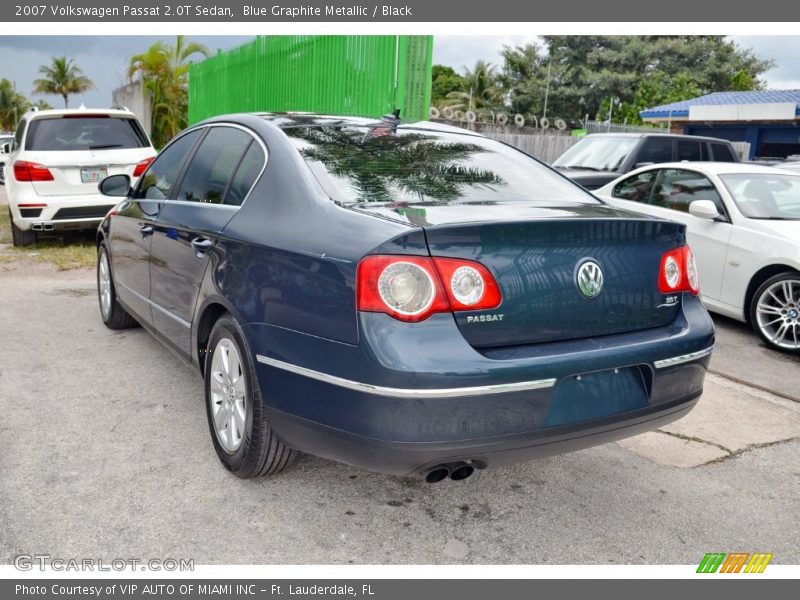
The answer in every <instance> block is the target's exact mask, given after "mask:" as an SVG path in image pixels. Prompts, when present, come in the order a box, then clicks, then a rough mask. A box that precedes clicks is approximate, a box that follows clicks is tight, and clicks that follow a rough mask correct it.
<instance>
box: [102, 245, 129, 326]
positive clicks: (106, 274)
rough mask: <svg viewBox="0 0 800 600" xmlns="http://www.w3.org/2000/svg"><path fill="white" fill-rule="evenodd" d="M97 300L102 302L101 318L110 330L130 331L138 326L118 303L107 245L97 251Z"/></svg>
mask: <svg viewBox="0 0 800 600" xmlns="http://www.w3.org/2000/svg"><path fill="white" fill-rule="evenodd" d="M97 299H98V300H99V301H100V316H101V317H103V323H105V326H106V327H108V328H109V329H129V328H131V327H135V326H136V325H137V323H136V320H135V319H134V318H133V317H132V316H130V315H129V314H128V313H127V312H126V311H125V309H124V308H122V306H121V305H120V303H119V302H118V301H117V292H116V291H115V290H114V277H113V276H112V274H111V262H110V261H109V260H108V250H107V249H106V247H105V244H100V247H99V248H98V249H97Z"/></svg>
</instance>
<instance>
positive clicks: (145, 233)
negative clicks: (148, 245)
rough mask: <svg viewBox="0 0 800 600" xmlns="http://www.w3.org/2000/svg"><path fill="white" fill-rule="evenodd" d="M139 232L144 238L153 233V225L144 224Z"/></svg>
mask: <svg viewBox="0 0 800 600" xmlns="http://www.w3.org/2000/svg"><path fill="white" fill-rule="evenodd" d="M139 233H141V234H142V237H143V238H146V237H147V236H148V235H152V233H153V227H152V225H142V226H141V227H139Z"/></svg>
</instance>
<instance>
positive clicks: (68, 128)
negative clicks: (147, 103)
mask: <svg viewBox="0 0 800 600" xmlns="http://www.w3.org/2000/svg"><path fill="white" fill-rule="evenodd" d="M149 145H150V143H149V142H148V141H147V136H145V134H144V131H142V128H141V126H140V125H139V122H138V121H137V120H136V119H130V118H123V117H112V116H109V115H81V114H67V115H64V116H62V117H52V118H51V117H46V118H41V119H33V120H32V121H31V124H30V127H29V128H28V136H27V137H26V138H25V149H26V150H40V151H58V152H64V151H72V150H117V149H122V148H146V147H148V146H149Z"/></svg>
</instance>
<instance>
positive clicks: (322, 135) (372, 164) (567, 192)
mask: <svg viewBox="0 0 800 600" xmlns="http://www.w3.org/2000/svg"><path fill="white" fill-rule="evenodd" d="M284 133H286V135H287V136H289V139H290V140H291V141H292V142H293V143H294V145H295V147H296V148H297V149H298V151H299V152H300V154H301V156H302V157H303V158H304V159H305V160H306V162H307V164H308V165H309V167H310V168H311V171H312V172H313V173H314V175H315V176H316V178H317V180H318V181H319V183H320V184H321V185H322V187H323V189H324V190H325V192H326V193H327V194H328V196H330V197H331V199H333V200H334V201H336V202H340V203H343V204H350V203H359V202H442V201H445V202H453V203H460V202H502V201H515V200H523V201H529V202H530V201H534V202H539V203H542V204H548V205H550V204H553V203H559V202H572V203H576V202H577V203H582V204H594V203H596V202H599V201H598V200H597V199H596V198H594V197H593V196H591V195H590V194H589V193H588V192H585V191H584V190H583V189H582V188H580V187H579V186H577V185H575V184H574V183H572V182H571V181H569V180H567V179H566V178H564V177H561V176H560V175H558V174H557V173H554V172H553V171H551V170H550V169H548V168H547V167H545V166H544V165H542V164H541V163H539V162H537V161H535V160H534V159H532V158H530V157H529V156H527V155H525V154H523V153H521V152H519V151H517V150H514V149H513V148H509V147H508V146H505V145H503V144H501V143H499V142H496V141H494V140H490V139H487V138H481V137H477V136H470V135H461V134H458V133H443V132H438V131H429V130H424V129H411V128H400V129H397V130H392V129H391V128H389V127H374V128H369V127H342V126H331V127H324V126H323V127H320V126H315V127H298V128H290V129H285V130H284Z"/></svg>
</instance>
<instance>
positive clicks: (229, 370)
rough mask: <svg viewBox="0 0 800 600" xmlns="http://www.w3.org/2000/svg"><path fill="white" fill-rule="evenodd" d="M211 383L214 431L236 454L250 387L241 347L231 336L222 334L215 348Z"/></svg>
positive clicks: (222, 444)
mask: <svg viewBox="0 0 800 600" xmlns="http://www.w3.org/2000/svg"><path fill="white" fill-rule="evenodd" d="M208 385H209V394H208V401H209V404H210V408H211V415H212V419H213V423H214V427H213V428H214V432H215V433H216V435H217V440H218V441H219V443H220V445H221V446H222V448H223V449H224V450H225V451H226V452H228V453H230V454H233V453H234V452H236V451H237V450H238V449H239V447H240V446H241V445H242V439H243V437H244V434H245V423H246V416H247V388H246V386H245V380H244V372H243V370H242V362H241V357H240V355H239V350H238V349H237V347H236V344H235V343H234V341H233V340H231V339H230V338H222V339H221V340H220V341H219V342H218V343H217V346H216V347H215V348H214V354H213V356H212V358H211V377H210V378H209V383H208Z"/></svg>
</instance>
